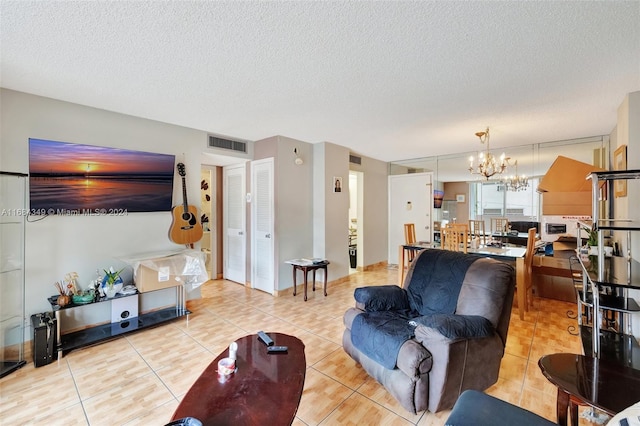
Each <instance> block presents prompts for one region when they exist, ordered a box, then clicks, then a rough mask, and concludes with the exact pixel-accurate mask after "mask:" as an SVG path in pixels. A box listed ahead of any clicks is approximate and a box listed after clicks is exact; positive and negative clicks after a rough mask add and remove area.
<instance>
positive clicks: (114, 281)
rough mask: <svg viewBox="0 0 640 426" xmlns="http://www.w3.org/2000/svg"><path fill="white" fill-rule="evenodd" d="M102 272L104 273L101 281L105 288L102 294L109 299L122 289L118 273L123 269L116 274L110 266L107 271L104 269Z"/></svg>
mask: <svg viewBox="0 0 640 426" xmlns="http://www.w3.org/2000/svg"><path fill="white" fill-rule="evenodd" d="M103 271H104V278H103V280H102V284H103V286H104V288H105V289H104V292H105V294H106V295H107V297H109V298H111V297H113V296H115V295H116V293H117V292H118V291H119V290H120V289H121V288H122V284H123V282H122V277H121V276H120V273H121V272H122V271H124V268H122V269H120V270H119V271H117V272H116V271H115V270H114V269H113V266H111V267H110V268H109V270H108V271H107V270H106V269H103Z"/></svg>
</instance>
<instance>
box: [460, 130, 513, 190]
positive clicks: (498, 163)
mask: <svg viewBox="0 0 640 426" xmlns="http://www.w3.org/2000/svg"><path fill="white" fill-rule="evenodd" d="M476 136H477V137H478V138H479V139H480V143H482V144H484V143H485V142H486V144H487V149H486V152H479V153H478V166H477V167H474V166H473V156H471V157H469V172H470V173H471V174H477V175H482V176H484V177H485V179H487V180H489V178H490V177H492V176H493V175H495V174H501V173H503V172H504V171H505V170H506V169H507V164H508V163H509V159H508V158H507V157H506V155H505V154H504V152H503V153H502V155H501V156H500V158H499V159H498V158H496V157H495V156H493V154H491V149H490V147H489V128H488V127H487V130H486V131H484V132H477V133H476Z"/></svg>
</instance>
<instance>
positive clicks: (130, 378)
mask: <svg viewBox="0 0 640 426" xmlns="http://www.w3.org/2000/svg"><path fill="white" fill-rule="evenodd" d="M396 279H397V270H394V269H387V268H380V269H377V270H374V271H367V272H358V273H354V274H350V275H349V277H348V280H347V281H346V282H344V283H340V284H334V285H330V286H329V289H328V293H329V295H328V296H327V297H323V295H322V291H316V292H315V293H314V292H312V291H311V290H309V300H308V301H307V302H304V300H303V297H302V294H300V293H301V292H300V291H299V292H298V296H296V297H293V296H292V295H291V294H288V295H283V296H280V297H273V296H271V295H268V294H266V293H263V292H260V291H257V290H251V289H248V288H245V287H244V286H241V285H239V284H236V283H233V282H229V281H224V280H220V281H209V282H207V283H205V284H204V285H203V286H202V298H201V299H198V300H193V301H190V302H189V304H188V306H189V309H190V310H191V311H192V312H193V313H192V314H191V315H190V316H189V319H188V321H187V320H186V319H180V320H177V321H174V322H171V323H169V324H166V325H162V326H160V327H157V328H153V329H149V330H143V331H140V332H136V333H133V334H129V335H125V336H122V337H120V338H118V339H116V340H113V341H110V342H107V343H103V344H101V345H96V346H93V347H89V348H84V349H80V350H76V351H72V352H71V353H69V354H68V355H66V356H65V357H64V358H62V359H61V360H58V361H57V362H55V363H53V364H50V365H48V366H44V367H41V368H37V369H36V368H34V366H33V363H31V362H29V363H28V364H27V365H26V366H25V367H23V368H22V369H20V370H18V371H16V372H14V373H12V374H10V375H8V376H6V377H5V378H3V379H0V401H1V404H0V419H1V422H0V423H2V424H7V425H9V424H11V425H14V424H15V425H23V424H32V425H52V424H64V425H75V424H78V425H86V424H90V425H110V426H111V425H145V426H148V425H164V424H166V423H168V422H169V420H170V418H171V416H172V414H173V412H174V410H175V409H176V407H177V406H178V403H179V401H180V400H181V398H182V397H183V395H184V394H185V393H186V392H187V390H188V389H189V387H190V386H191V383H193V381H194V380H195V379H196V378H197V377H198V376H199V375H200V373H201V371H202V370H203V369H204V368H205V367H206V366H207V365H208V364H209V363H210V362H211V361H212V360H213V359H214V358H215V357H216V356H217V355H218V354H219V353H220V352H222V351H223V350H225V349H226V348H227V347H228V345H229V343H230V342H232V341H234V340H235V339H237V338H239V337H241V336H244V335H246V334H251V333H255V332H257V331H258V330H264V331H266V332H276V331H277V332H281V333H286V334H291V335H295V336H298V337H299V338H300V339H301V340H302V341H303V342H304V344H305V347H306V360H307V365H308V369H307V373H306V380H305V386H304V392H303V394H302V399H301V401H300V406H299V409H298V412H297V416H296V419H295V421H294V423H293V424H294V425H411V424H413V425H419V426H425V425H442V424H444V421H445V420H446V418H447V416H448V415H449V411H443V412H440V413H435V414H434V413H429V412H421V413H418V414H412V413H409V412H407V411H405V410H404V409H403V408H402V407H401V406H400V405H399V404H398V403H397V402H396V401H395V400H394V399H393V398H392V397H391V396H390V395H389V394H388V393H387V392H386V391H385V389H384V388H383V387H382V386H381V385H379V384H378V383H377V382H375V381H374V380H372V379H371V378H369V377H368V376H367V374H366V373H365V372H364V370H362V368H360V367H359V366H358V365H356V364H355V362H354V361H353V360H352V359H351V358H350V357H349V356H347V355H346V354H345V352H344V351H343V350H342V346H341V341H342V332H343V329H344V326H343V323H342V315H343V313H344V312H345V310H346V309H347V308H349V307H351V306H353V303H354V302H353V290H354V289H355V288H356V287H359V286H363V285H381V284H389V283H395V282H396ZM299 290H300V289H299ZM534 305H535V306H534V309H533V310H532V311H529V312H528V313H527V314H526V316H525V319H524V320H520V319H519V318H518V315H517V309H515V308H514V310H513V314H512V316H511V324H510V329H509V335H508V339H507V348H506V354H505V356H504V358H503V361H502V366H501V371H500V378H499V380H498V383H496V384H495V385H494V386H492V387H491V388H490V389H488V390H487V393H490V394H492V395H494V396H496V397H499V398H501V399H504V400H506V401H509V402H511V403H513V404H516V405H519V406H521V407H525V408H527V409H529V410H531V411H534V412H536V413H538V414H540V415H542V416H544V417H546V418H548V419H550V420H555V402H556V388H555V387H554V386H553V385H552V384H550V383H549V382H548V381H547V380H546V379H545V378H544V377H543V376H542V374H541V373H540V369H539V367H538V365H537V362H538V359H539V358H540V356H542V355H544V354H548V353H554V352H571V353H581V345H580V342H579V339H578V337H576V336H572V335H570V334H569V333H568V332H567V327H568V326H570V325H576V321H575V320H572V319H569V318H568V317H567V315H566V312H567V311H568V310H572V309H575V305H574V304H571V303H566V302H559V301H555V300H550V299H540V298H537V299H536V300H535V303H534ZM580 424H582V425H587V424H591V423H589V422H587V421H586V420H584V419H581V423H580Z"/></svg>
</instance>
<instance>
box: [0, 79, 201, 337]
mask: <svg viewBox="0 0 640 426" xmlns="http://www.w3.org/2000/svg"><path fill="white" fill-rule="evenodd" d="M0 108H1V111H2V115H1V122H0V124H1V130H0V168H1V169H2V170H8V171H16V172H23V173H27V172H28V170H29V164H28V141H29V138H40V139H49V140H55V141H61V142H73V143H82V144H88V145H99V146H110V147H122V148H129V149H135V150H141V151H149V152H159V153H165V154H174V155H176V161H182V162H183V163H185V165H186V170H187V186H188V188H187V191H188V194H189V203H190V204H193V205H196V206H198V207H199V205H200V202H199V198H200V197H199V196H198V194H199V192H200V153H201V152H202V151H203V150H204V147H205V146H206V136H207V135H206V133H205V132H203V131H198V130H193V129H188V128H184V127H179V126H174V125H170V124H165V123H160V122H156V121H151V120H146V119H142V118H136V117H131V116H126V115H122V114H116V113H112V112H109V111H104V110H99V109H95V108H90V107H85V106H81V105H76V104H71V103H67V102H62V101H57V100H53V99H49V98H43V97H38V96H33V95H29V94H25V93H20V92H15V91H11V90H6V89H2V90H1V92H0ZM177 177H178V178H179V176H177ZM173 196H174V204H176V203H181V202H182V186H181V184H180V181H179V180H178V181H177V182H176V185H174V194H173ZM39 218H41V217H31V218H30V222H28V223H27V225H26V241H25V246H26V254H25V263H26V264H25V281H26V293H25V299H26V314H27V316H30V315H32V314H34V313H38V312H44V311H49V310H51V306H50V305H49V303H48V302H47V297H48V296H52V295H54V294H56V290H55V288H54V286H53V284H54V282H56V281H60V280H61V279H62V278H63V277H64V275H65V274H66V273H68V272H71V271H75V272H77V273H78V274H79V284H80V286H81V287H82V288H86V287H87V286H88V284H89V281H90V280H91V279H93V278H94V277H95V275H96V273H95V272H96V269H98V268H99V269H103V268H108V267H109V266H111V265H113V266H114V267H116V268H117V267H121V266H124V265H126V263H124V262H123V261H122V260H121V259H123V258H128V257H131V256H135V255H138V254H140V253H147V252H160V251H176V250H181V249H183V248H184V246H179V245H176V244H174V243H172V242H171V241H170V240H169V238H168V230H169V227H170V225H171V220H172V216H171V213H170V212H154V213H130V214H128V215H126V216H119V217H115V216H111V217H109V216H99V217H96V216H91V217H85V216H49V217H45V218H44V219H42V220H38V221H36V219H39ZM128 275H129V276H130V275H131V270H129V271H128ZM169 292H170V290H169ZM169 292H164V293H163V292H162V291H160V292H155V293H153V294H152V295H151V296H149V297H146V296H145V297H144V298H143V302H142V309H143V310H144V309H149V308H151V307H155V306H158V305H165V304H171V303H173V302H172V300H173V299H172V296H173V293H169ZM194 293H195V294H191V295H190V296H191V297H199V291H195V292H194ZM168 297H169V299H168ZM109 305H110V304H108V303H104V304H100V305H92V306H90V307H84V308H81V309H80V310H78V312H77V313H74V314H76V316H77V319H78V321H79V322H84V321H88V322H90V323H91V322H100V321H108V320H109V319H110V311H108V310H109V309H110V307H109ZM89 308H90V309H89ZM94 320H95V321H94ZM74 326H76V324H73V323H69V324H67V326H66V327H65V328H72V327H74Z"/></svg>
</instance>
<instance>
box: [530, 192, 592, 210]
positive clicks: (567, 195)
mask: <svg viewBox="0 0 640 426" xmlns="http://www.w3.org/2000/svg"><path fill="white" fill-rule="evenodd" d="M592 213H593V207H592V205H591V191H589V192H544V193H542V214H543V215H554V216H557V215H570V216H591V214H592Z"/></svg>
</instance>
